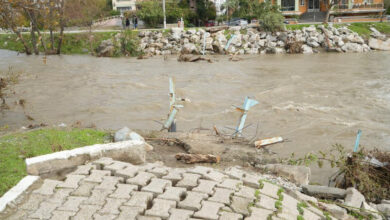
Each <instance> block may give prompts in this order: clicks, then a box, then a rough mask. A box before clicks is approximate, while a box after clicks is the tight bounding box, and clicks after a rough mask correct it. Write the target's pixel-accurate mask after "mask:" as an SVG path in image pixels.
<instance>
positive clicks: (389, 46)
mask: <svg viewBox="0 0 390 220" xmlns="http://www.w3.org/2000/svg"><path fill="white" fill-rule="evenodd" d="M368 46H370V48H371V49H374V50H390V38H389V39H387V40H386V41H384V40H381V39H377V38H372V37H371V38H370V39H369V40H368Z"/></svg>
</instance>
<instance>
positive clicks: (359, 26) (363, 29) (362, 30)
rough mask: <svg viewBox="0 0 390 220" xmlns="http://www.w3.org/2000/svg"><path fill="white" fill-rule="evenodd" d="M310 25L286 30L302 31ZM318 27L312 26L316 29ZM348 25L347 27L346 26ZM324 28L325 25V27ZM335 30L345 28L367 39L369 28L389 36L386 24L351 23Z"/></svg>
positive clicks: (296, 26)
mask: <svg viewBox="0 0 390 220" xmlns="http://www.w3.org/2000/svg"><path fill="white" fill-rule="evenodd" d="M311 25H312V24H288V25H286V28H287V30H292V31H294V30H302V29H303V28H304V27H310V26H311ZM318 25H320V24H315V25H314V26H315V27H316V28H318ZM347 25H348V26H347ZM325 26H326V25H325ZM333 26H334V27H336V28H339V27H342V26H347V27H348V28H349V29H350V30H351V31H354V32H356V33H358V34H359V35H362V36H365V37H369V36H370V34H371V30H370V27H374V28H376V29H377V30H378V31H379V32H381V33H384V34H390V23H388V22H382V23H380V22H362V23H359V22H358V23H351V24H335V25H333Z"/></svg>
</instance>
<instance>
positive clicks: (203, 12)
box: [196, 0, 217, 24]
mask: <svg viewBox="0 0 390 220" xmlns="http://www.w3.org/2000/svg"><path fill="white" fill-rule="evenodd" d="M196 13H197V15H198V24H199V23H200V22H199V21H201V22H202V24H205V22H207V21H208V20H214V19H215V18H216V17H217V9H216V8H215V5H214V3H212V2H211V1H207V0H198V1H196Z"/></svg>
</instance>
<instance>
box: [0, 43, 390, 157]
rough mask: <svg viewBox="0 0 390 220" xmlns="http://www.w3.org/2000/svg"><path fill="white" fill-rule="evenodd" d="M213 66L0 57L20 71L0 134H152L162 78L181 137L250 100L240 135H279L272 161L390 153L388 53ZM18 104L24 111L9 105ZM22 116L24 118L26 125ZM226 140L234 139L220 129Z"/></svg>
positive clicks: (224, 122) (163, 107)
mask: <svg viewBox="0 0 390 220" xmlns="http://www.w3.org/2000/svg"><path fill="white" fill-rule="evenodd" d="M213 58H214V59H215V61H214V62H213V63H207V62H198V63H180V62H177V61H176V57H174V56H172V57H168V59H167V60H164V59H163V57H154V58H151V59H146V60H137V59H135V58H96V57H92V56H86V55H85V56H78V55H74V56H71V55H63V56H50V57H47V63H46V64H44V62H43V58H42V57H41V56H25V55H17V53H15V52H11V51H6V50H0V71H5V70H7V69H8V67H9V66H12V67H13V69H14V70H15V71H23V74H22V76H21V78H20V82H19V83H18V84H17V85H15V86H13V87H12V90H13V92H12V93H14V94H9V96H8V97H7V103H8V105H9V106H10V110H7V111H5V112H3V113H2V114H1V118H0V126H4V125H9V126H10V127H11V128H13V129H17V128H20V127H21V126H26V125H28V124H32V123H42V122H44V123H47V124H50V125H58V124H60V123H65V124H67V125H71V124H73V123H75V122H76V121H80V122H81V123H82V124H84V125H88V124H92V123H93V124H95V125H96V126H97V127H99V128H108V129H118V128H121V127H123V126H128V127H130V128H135V129H150V130H159V129H160V128H161V125H160V124H158V123H156V122H154V120H162V119H165V118H166V115H167V112H168V108H169V106H168V105H169V102H168V101H169V99H168V77H169V76H174V77H175V78H176V82H177V83H176V84H177V85H176V87H177V91H178V93H179V95H180V96H183V97H188V98H190V99H191V101H192V102H191V103H186V104H185V107H184V108H183V109H182V110H181V111H180V112H179V114H178V116H177V127H178V130H181V131H190V130H191V129H193V128H198V127H202V128H211V127H212V126H213V125H217V127H219V128H221V129H222V128H224V127H225V126H228V127H235V126H236V124H237V122H238V118H239V114H240V113H239V112H237V111H235V110H234V108H232V105H242V103H243V101H244V98H245V96H251V97H253V98H255V99H256V100H258V101H259V104H258V105H256V106H255V107H253V108H252V109H251V110H250V111H249V114H248V118H247V124H252V126H250V127H248V128H247V129H245V130H244V136H246V137H248V138H251V137H253V136H254V135H255V133H256V130H257V132H258V134H259V137H260V138H265V137H273V136H282V137H284V138H286V139H288V140H289V141H288V142H284V143H281V144H277V145H273V146H272V147H270V149H271V150H272V151H275V152H276V153H278V154H280V155H281V156H288V155H290V154H291V153H292V152H297V153H298V155H302V154H304V153H307V152H310V151H318V150H325V149H327V148H329V147H330V146H331V145H332V144H335V143H340V144H342V145H344V146H346V147H348V148H353V145H354V141H355V136H356V132H357V130H358V129H361V130H362V131H363V134H362V137H361V145H363V146H367V147H379V148H381V149H385V150H390V53H388V52H372V53H360V54H334V53H321V54H314V55H262V56H243V57H242V58H243V60H241V61H239V62H231V61H229V60H228V57H226V56H216V57H213ZM20 99H24V100H25V101H26V102H25V109H23V108H22V107H21V106H20V105H16V104H13V103H14V102H15V100H20ZM24 112H25V113H26V114H27V115H29V116H31V117H33V118H34V119H35V121H33V122H32V121H29V120H28V119H27V118H26V117H25V114H24ZM226 131H227V132H233V131H231V130H229V129H226Z"/></svg>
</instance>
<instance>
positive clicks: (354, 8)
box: [332, 3, 385, 13]
mask: <svg viewBox="0 0 390 220" xmlns="http://www.w3.org/2000/svg"><path fill="white" fill-rule="evenodd" d="M384 10H385V9H384V5H383V3H380V4H371V3H362V4H337V5H335V6H333V10H332V13H339V12H347V13H367V12H381V11H384Z"/></svg>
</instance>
